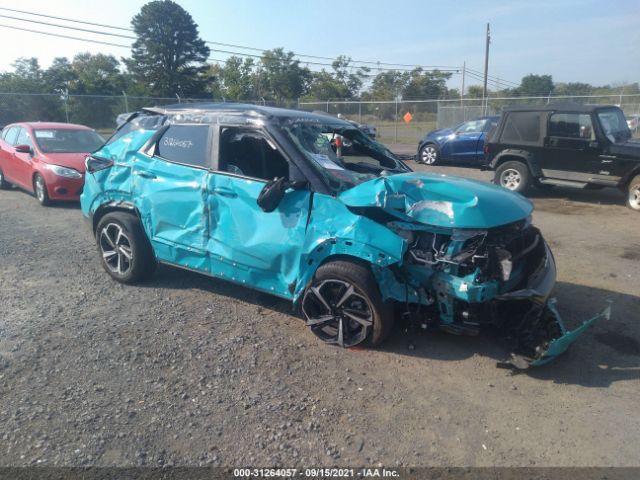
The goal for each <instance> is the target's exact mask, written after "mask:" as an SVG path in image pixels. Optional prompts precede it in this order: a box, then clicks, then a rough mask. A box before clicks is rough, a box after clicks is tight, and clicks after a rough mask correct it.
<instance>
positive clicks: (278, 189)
mask: <svg viewBox="0 0 640 480" xmlns="http://www.w3.org/2000/svg"><path fill="white" fill-rule="evenodd" d="M306 186H307V182H306V181H299V182H290V181H288V180H286V179H285V178H284V177H280V178H274V179H273V180H270V181H268V182H267V184H266V185H265V186H264V187H263V188H262V190H261V191H260V195H258V201H257V203H258V206H259V207H260V208H261V209H262V211H264V212H267V213H269V212H273V211H274V210H275V209H276V208H278V205H280V202H281V201H282V199H283V198H284V193H285V192H286V190H287V188H293V189H296V190H297V189H301V188H304V187H306Z"/></svg>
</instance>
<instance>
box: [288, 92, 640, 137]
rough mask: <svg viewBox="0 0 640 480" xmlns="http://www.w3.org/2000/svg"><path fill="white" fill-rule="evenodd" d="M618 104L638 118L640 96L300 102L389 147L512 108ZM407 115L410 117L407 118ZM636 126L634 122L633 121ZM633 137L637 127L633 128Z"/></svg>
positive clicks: (302, 105)
mask: <svg viewBox="0 0 640 480" xmlns="http://www.w3.org/2000/svg"><path fill="white" fill-rule="evenodd" d="M558 102H562V103H580V104H596V105H618V106H620V107H621V108H622V110H623V111H624V113H625V115H627V116H628V117H630V116H633V115H640V95H601V96H571V97H570V96H562V97H560V96H557V97H553V96H548V97H490V98H488V99H486V100H482V99H464V100H462V101H461V100H460V99H457V100H397V101H394V100H388V101H364V100H363V101H358V100H355V101H353V100H351V101H333V100H329V101H327V100H325V101H301V102H300V103H299V107H300V108H301V109H304V110H311V111H313V110H319V111H323V112H327V113H330V114H332V115H338V114H339V115H340V116H342V117H345V118H347V119H349V120H354V121H357V122H360V123H367V124H373V125H375V126H376V127H377V129H378V136H379V139H380V140H381V141H382V142H384V143H387V144H389V143H391V144H397V143H401V144H416V145H417V143H418V142H419V141H420V139H421V138H422V137H423V136H424V135H425V134H426V133H427V132H429V131H431V130H434V129H436V128H449V127H454V126H456V125H459V124H461V123H463V122H465V121H466V120H471V119H473V118H476V117H480V116H484V115H499V114H500V112H501V111H502V109H503V108H505V107H507V106H513V105H544V104H548V103H558ZM407 114H409V115H407ZM636 124H637V122H636ZM634 130H635V133H636V136H637V135H638V133H639V132H638V127H635V129H634Z"/></svg>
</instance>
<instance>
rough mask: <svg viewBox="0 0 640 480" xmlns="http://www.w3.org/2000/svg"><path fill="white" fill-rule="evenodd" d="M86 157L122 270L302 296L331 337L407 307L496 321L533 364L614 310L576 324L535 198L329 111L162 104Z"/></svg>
mask: <svg viewBox="0 0 640 480" xmlns="http://www.w3.org/2000/svg"><path fill="white" fill-rule="evenodd" d="M338 138H339V139H340V140H338V141H336V140H337V139H338ZM343 139H348V141H349V142H350V144H351V146H350V148H349V149H348V150H345V151H343V148H342V145H343V141H342V140H343ZM86 168H87V174H86V177H85V187H84V190H83V193H82V197H81V204H82V212H83V214H84V215H85V216H86V217H87V219H89V220H90V224H91V228H92V231H93V232H94V234H95V238H96V242H97V246H98V250H99V254H100V260H101V262H102V265H103V266H104V268H105V270H106V271H107V272H108V273H109V275H111V276H112V277H113V278H114V279H116V280H117V281H119V282H123V283H134V282H137V281H140V280H143V279H144V278H146V277H148V276H149V275H150V274H151V273H152V272H153V270H154V268H155V266H156V264H157V263H158V262H160V263H164V264H168V265H173V266H176V267H179V268H185V269H189V270H194V271H197V272H200V273H204V274H206V275H209V276H211V277H215V278H218V279H223V280H226V281H230V282H234V283H237V284H239V285H244V286H247V287H250V288H253V289H256V290H260V291H263V292H267V293H270V294H273V295H276V296H279V297H283V298H286V299H288V300H291V301H292V302H293V303H294V305H295V306H296V307H299V311H300V312H301V313H302V316H303V317H304V319H305V321H306V324H307V325H308V326H309V328H310V330H311V332H313V333H314V334H315V335H316V336H318V337H319V338H320V339H321V340H322V341H324V342H328V343H333V344H337V345H340V346H343V347H352V346H355V345H360V344H369V345H378V344H380V343H381V342H382V341H383V340H384V339H385V337H387V335H388V334H389V332H390V330H391V327H392V325H393V323H394V319H396V318H398V317H404V318H405V319H406V320H407V321H408V322H409V323H410V325H413V326H416V327H417V328H425V329H427V328H439V329H442V330H446V331H448V332H451V333H455V334H465V335H474V334H477V333H478V332H479V330H480V329H481V328H482V327H483V326H487V325H492V326H497V327H499V328H500V329H501V330H502V331H503V332H504V333H505V335H506V336H507V337H508V338H509V339H511V341H512V343H513V353H512V356H511V359H510V361H511V364H513V365H515V366H517V367H527V366H529V365H531V364H533V365H538V364H542V363H546V362H547V361H549V360H551V359H553V358H554V357H556V356H557V355H559V354H560V353H562V352H563V351H564V350H566V349H567V347H568V345H569V344H570V343H571V342H572V341H573V340H574V339H575V338H576V337H577V336H578V335H580V334H581V333H582V331H583V330H584V329H586V328H587V327H588V326H589V325H590V324H591V323H592V322H593V321H595V320H596V319H597V318H599V317H600V316H603V315H605V316H606V315H607V312H603V313H602V314H601V315H600V316H598V317H595V318H594V319H592V320H590V321H587V322H585V323H584V324H583V325H582V326H580V327H579V328H577V329H575V330H574V331H568V330H567V329H566V328H565V327H564V326H563V324H562V322H561V320H560V317H559V316H558V314H557V311H556V310H555V308H554V305H553V301H550V299H549V296H550V293H551V290H552V288H553V285H554V283H555V277H556V269H555V264H554V259H553V255H552V254H551V251H550V250H549V247H548V246H547V244H546V243H545V241H544V239H543V238H542V235H541V234H540V232H539V230H538V229H537V228H536V227H535V226H533V225H532V224H531V212H532V205H531V203H530V202H529V201H528V200H526V199H525V198H524V197H522V196H520V195H518V194H515V193H512V192H509V191H507V190H506V189H503V188H500V187H496V186H493V185H489V184H487V183H481V182H476V181H472V180H466V179H462V178H456V177H449V176H446V175H437V174H427V173H415V172H412V171H411V169H410V168H409V167H408V166H406V165H405V164H404V163H403V162H402V161H400V160H399V159H398V158H397V157H396V156H394V154H392V153H391V152H390V151H389V150H388V149H387V148H385V147H384V146H383V145H381V144H379V143H376V142H375V141H373V140H372V139H371V138H370V137H368V136H367V135H365V134H364V133H363V132H362V131H360V130H358V129H357V128H356V127H354V126H353V125H352V124H350V123H348V122H346V121H342V120H340V119H337V118H334V117H331V116H328V115H327V116H325V115H323V114H317V113H307V112H302V111H294V110H284V109H277V108H267V107H258V106H253V105H239V104H187V105H185V104H182V105H175V106H168V107H162V108H148V109H144V110H143V111H141V112H138V113H135V114H133V115H131V116H130V117H129V118H128V120H127V121H126V122H125V123H124V124H123V125H121V126H120V128H119V129H118V130H117V131H116V133H115V134H114V135H113V136H112V137H111V139H109V140H108V141H107V143H106V144H105V145H104V146H103V147H102V148H101V149H100V150H98V151H97V152H95V153H94V154H92V156H90V157H89V158H88V159H87V163H86Z"/></svg>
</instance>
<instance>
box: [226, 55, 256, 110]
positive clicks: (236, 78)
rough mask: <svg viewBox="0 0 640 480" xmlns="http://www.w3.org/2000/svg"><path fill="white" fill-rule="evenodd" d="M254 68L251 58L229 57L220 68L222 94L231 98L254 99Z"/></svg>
mask: <svg viewBox="0 0 640 480" xmlns="http://www.w3.org/2000/svg"><path fill="white" fill-rule="evenodd" d="M254 69H255V63H254V60H253V58H245V59H244V60H243V59H242V58H240V57H236V56H233V57H229V58H228V59H227V61H226V62H225V63H224V67H222V69H221V70H220V79H221V80H222V96H224V97H225V99H226V98H229V99H232V100H250V99H254V96H255V95H254V92H255V85H254V77H255V73H254Z"/></svg>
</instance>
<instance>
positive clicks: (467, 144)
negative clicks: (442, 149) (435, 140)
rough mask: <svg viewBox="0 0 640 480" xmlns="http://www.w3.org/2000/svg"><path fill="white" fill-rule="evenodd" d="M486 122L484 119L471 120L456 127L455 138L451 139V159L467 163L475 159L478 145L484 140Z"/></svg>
mask: <svg viewBox="0 0 640 480" xmlns="http://www.w3.org/2000/svg"><path fill="white" fill-rule="evenodd" d="M486 123H487V122H486V120H471V121H469V122H465V123H463V124H462V125H461V126H460V127H458V129H457V130H456V132H455V135H456V138H454V139H453V140H452V141H451V158H452V160H456V161H458V162H465V163H469V162H473V161H475V160H476V159H477V156H478V145H479V144H481V143H482V142H484V134H483V130H484V126H485V124H486ZM481 149H482V148H481Z"/></svg>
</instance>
